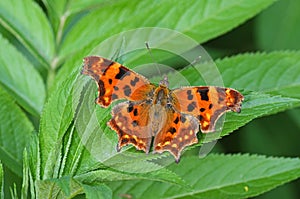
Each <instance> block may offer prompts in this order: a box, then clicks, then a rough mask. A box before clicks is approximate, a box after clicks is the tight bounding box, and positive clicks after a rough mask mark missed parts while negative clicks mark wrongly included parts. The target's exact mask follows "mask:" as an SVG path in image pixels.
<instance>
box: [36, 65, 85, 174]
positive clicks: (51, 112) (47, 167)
mask: <svg viewBox="0 0 300 199" xmlns="http://www.w3.org/2000/svg"><path fill="white" fill-rule="evenodd" d="M78 74H79V71H77V70H76V71H75V72H73V73H72V74H71V75H70V76H69V77H68V78H67V79H66V81H65V82H64V83H63V84H62V85H61V86H60V87H59V88H58V89H57V91H56V92H54V93H52V95H51V96H50V98H49V101H48V103H47V104H46V105H45V108H44V111H43V114H42V117H41V124H40V134H39V135H40V136H39V142H40V147H41V148H40V150H41V171H42V172H43V173H41V177H42V179H47V178H52V177H53V174H54V169H53V168H54V165H55V162H56V161H60V160H58V158H57V157H58V156H59V157H61V155H62V154H61V148H62V141H63V137H64V135H65V134H66V132H67V130H68V128H69V127H70V124H71V122H72V120H73V118H74V113H75V110H76V107H77V104H78V101H79V97H80V93H78V92H76V88H75V87H74V84H75V82H76V77H77V76H78ZM57 166H58V165H57ZM55 177H57V176H55Z"/></svg>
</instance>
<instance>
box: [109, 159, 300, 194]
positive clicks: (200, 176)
mask: <svg viewBox="0 0 300 199" xmlns="http://www.w3.org/2000/svg"><path fill="white" fill-rule="evenodd" d="M170 169H171V170H173V171H174V172H175V173H178V174H179V175H181V176H182V178H183V179H184V180H185V181H186V182H187V183H188V184H189V185H190V186H192V189H191V190H187V189H184V188H182V187H181V188H180V187H177V186H174V185H170V184H167V183H157V182H151V181H132V182H116V183H108V185H109V186H110V187H111V188H112V190H113V193H114V195H115V196H117V195H119V194H124V193H127V194H130V195H132V196H133V197H134V198H141V197H143V198H186V197H197V198H249V197H253V196H256V195H259V194H261V193H264V192H266V191H269V190H271V189H273V188H275V187H277V186H279V185H282V184H284V183H286V182H289V181H292V180H294V179H296V178H299V176H300V160H299V159H298V158H293V159H290V158H273V157H269V158H267V157H264V156H256V155H252V156H249V155H209V156H207V157H206V158H203V159H199V158H197V157H190V158H186V159H183V160H182V162H180V164H178V165H175V164H174V165H172V166H171V167H170ZM137 187H138V189H137ZM140 190H143V191H140ZM153 190H156V191H155V192H153Z"/></svg>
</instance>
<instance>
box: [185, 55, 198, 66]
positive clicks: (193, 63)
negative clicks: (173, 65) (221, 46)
mask: <svg viewBox="0 0 300 199" xmlns="http://www.w3.org/2000/svg"><path fill="white" fill-rule="evenodd" d="M200 59H201V56H200V55H199V56H198V57H196V58H195V59H194V61H192V62H191V63H190V64H189V65H188V66H193V65H195V64H196V63H197V62H199V61H200Z"/></svg>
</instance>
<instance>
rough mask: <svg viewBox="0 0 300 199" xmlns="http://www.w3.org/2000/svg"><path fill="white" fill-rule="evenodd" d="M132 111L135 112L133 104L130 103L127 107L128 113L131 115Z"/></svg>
mask: <svg viewBox="0 0 300 199" xmlns="http://www.w3.org/2000/svg"><path fill="white" fill-rule="evenodd" d="M131 111H133V104H132V103H129V105H128V107H127V112H128V113H130V112H131Z"/></svg>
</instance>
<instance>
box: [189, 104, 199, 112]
mask: <svg viewBox="0 0 300 199" xmlns="http://www.w3.org/2000/svg"><path fill="white" fill-rule="evenodd" d="M196 106H197V105H196V102H192V103H190V104H189V105H188V107H187V109H188V111H190V112H192V111H193V110H194V109H195V108H196Z"/></svg>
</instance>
